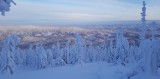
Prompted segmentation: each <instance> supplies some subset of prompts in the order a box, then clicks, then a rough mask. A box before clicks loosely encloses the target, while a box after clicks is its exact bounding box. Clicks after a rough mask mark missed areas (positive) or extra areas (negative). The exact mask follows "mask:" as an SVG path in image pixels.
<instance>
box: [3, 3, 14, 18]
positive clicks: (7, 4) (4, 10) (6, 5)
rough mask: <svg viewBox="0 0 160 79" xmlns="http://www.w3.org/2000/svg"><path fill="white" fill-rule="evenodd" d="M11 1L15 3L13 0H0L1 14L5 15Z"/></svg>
mask: <svg viewBox="0 0 160 79" xmlns="http://www.w3.org/2000/svg"><path fill="white" fill-rule="evenodd" d="M11 3H13V4H14V5H16V3H15V2H14V1H13V0H0V12H1V15H3V16H4V15H5V12H7V11H9V10H10V7H11Z"/></svg>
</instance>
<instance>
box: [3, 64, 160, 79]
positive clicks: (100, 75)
mask: <svg viewBox="0 0 160 79" xmlns="http://www.w3.org/2000/svg"><path fill="white" fill-rule="evenodd" d="M129 69H130V68H127V67H123V66H114V65H112V64H108V63H104V62H99V63H89V64H77V65H74V66H73V65H68V66H63V67H57V68H48V69H44V70H35V71H33V70H27V71H26V70H25V71H24V70H19V71H17V72H16V73H15V74H14V75H3V76H2V75H0V79H53V78H54V79H121V78H122V75H123V74H125V72H127V71H128V70H129ZM132 79H160V75H148V74H140V75H137V76H135V77H133V78H132Z"/></svg>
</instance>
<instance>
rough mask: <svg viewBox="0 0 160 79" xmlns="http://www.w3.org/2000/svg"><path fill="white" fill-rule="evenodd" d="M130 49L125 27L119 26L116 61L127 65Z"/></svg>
mask: <svg viewBox="0 0 160 79" xmlns="http://www.w3.org/2000/svg"><path fill="white" fill-rule="evenodd" d="M128 50H129V42H128V40H127V39H126V38H125V37H124V36H123V29H122V28H118V31H117V37H116V49H115V59H116V63H117V64H118V63H119V64H122V65H125V64H126V63H127V60H126V58H127V54H128Z"/></svg>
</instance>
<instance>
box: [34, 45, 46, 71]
mask: <svg viewBox="0 0 160 79" xmlns="http://www.w3.org/2000/svg"><path fill="white" fill-rule="evenodd" d="M35 52H36V54H37V69H42V68H43V69H44V68H46V67H47V64H48V63H47V54H46V51H45V49H44V47H43V46H42V45H41V44H40V45H37V46H36V48H35Z"/></svg>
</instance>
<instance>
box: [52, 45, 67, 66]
mask: <svg viewBox="0 0 160 79" xmlns="http://www.w3.org/2000/svg"><path fill="white" fill-rule="evenodd" d="M55 53H56V54H55V55H56V56H55V57H56V58H55V59H54V64H55V66H63V65H65V64H66V63H65V61H64V60H63V52H62V50H61V48H60V44H59V43H57V44H56V47H55Z"/></svg>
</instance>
